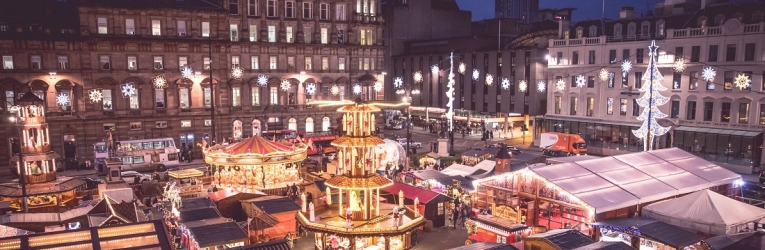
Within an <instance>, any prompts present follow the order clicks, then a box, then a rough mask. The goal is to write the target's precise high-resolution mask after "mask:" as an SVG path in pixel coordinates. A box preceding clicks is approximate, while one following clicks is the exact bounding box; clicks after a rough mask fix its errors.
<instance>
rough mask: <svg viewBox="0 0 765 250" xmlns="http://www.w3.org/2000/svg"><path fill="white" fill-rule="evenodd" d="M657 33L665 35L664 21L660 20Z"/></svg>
mask: <svg viewBox="0 0 765 250" xmlns="http://www.w3.org/2000/svg"><path fill="white" fill-rule="evenodd" d="M656 34H657V35H659V36H664V22H660V23H659V24H658V27H657V28H656Z"/></svg>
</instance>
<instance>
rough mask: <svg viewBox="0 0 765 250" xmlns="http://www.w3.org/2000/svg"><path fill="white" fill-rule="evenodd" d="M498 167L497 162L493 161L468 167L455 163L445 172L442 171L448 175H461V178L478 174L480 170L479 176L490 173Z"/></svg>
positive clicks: (485, 161) (445, 169)
mask: <svg viewBox="0 0 765 250" xmlns="http://www.w3.org/2000/svg"><path fill="white" fill-rule="evenodd" d="M496 165H497V162H495V161H492V160H484V161H482V162H480V163H478V164H476V165H475V166H468V165H462V164H457V163H454V164H452V165H451V166H449V167H447V168H444V170H441V172H442V173H444V174H446V175H451V176H455V175H460V176H463V177H464V176H471V175H474V174H476V172H478V171H479V170H483V171H481V172H480V173H479V174H482V173H486V172H489V171H491V170H493V169H494V166H496Z"/></svg>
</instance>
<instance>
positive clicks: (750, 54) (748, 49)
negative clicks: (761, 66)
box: [744, 43, 754, 61]
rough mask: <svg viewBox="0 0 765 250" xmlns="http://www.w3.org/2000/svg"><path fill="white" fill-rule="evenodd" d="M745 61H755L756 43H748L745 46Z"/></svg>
mask: <svg viewBox="0 0 765 250" xmlns="http://www.w3.org/2000/svg"><path fill="white" fill-rule="evenodd" d="M744 61H754V43H747V44H746V45H745V46H744Z"/></svg>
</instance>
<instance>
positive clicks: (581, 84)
mask: <svg viewBox="0 0 765 250" xmlns="http://www.w3.org/2000/svg"><path fill="white" fill-rule="evenodd" d="M585 84H587V79H585V78H584V75H578V76H576V87H578V88H584V85H585Z"/></svg>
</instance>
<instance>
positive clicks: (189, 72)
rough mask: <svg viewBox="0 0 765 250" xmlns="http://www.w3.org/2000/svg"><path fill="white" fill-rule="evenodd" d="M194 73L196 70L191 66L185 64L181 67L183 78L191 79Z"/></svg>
mask: <svg viewBox="0 0 765 250" xmlns="http://www.w3.org/2000/svg"><path fill="white" fill-rule="evenodd" d="M192 75H194V70H192V69H191V67H189V66H184V67H183V68H181V76H183V78H186V79H189V78H191V76H192Z"/></svg>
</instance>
